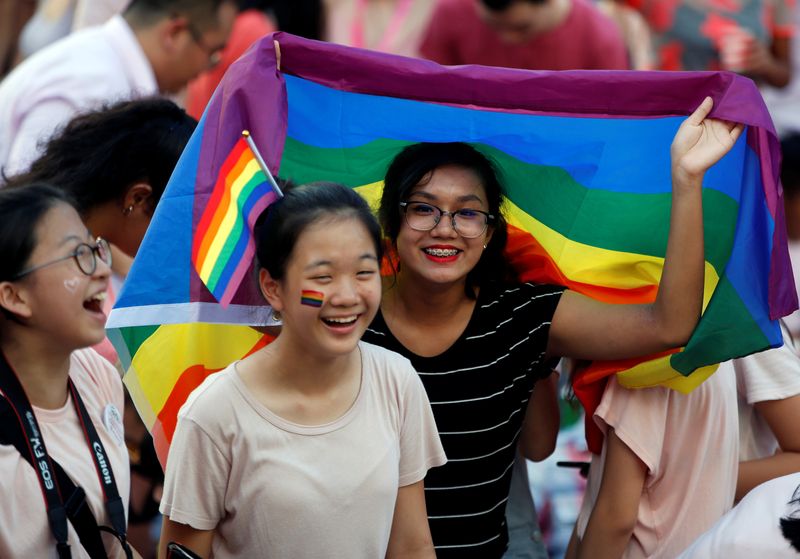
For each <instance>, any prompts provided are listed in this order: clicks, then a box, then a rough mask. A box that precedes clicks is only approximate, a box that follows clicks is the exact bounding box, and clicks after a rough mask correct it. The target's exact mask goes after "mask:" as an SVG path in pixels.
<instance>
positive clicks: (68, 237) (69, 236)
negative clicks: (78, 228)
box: [58, 231, 90, 247]
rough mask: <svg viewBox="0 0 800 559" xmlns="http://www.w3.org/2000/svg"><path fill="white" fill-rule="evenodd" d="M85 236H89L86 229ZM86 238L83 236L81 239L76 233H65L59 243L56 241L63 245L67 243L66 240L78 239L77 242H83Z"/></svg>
mask: <svg viewBox="0 0 800 559" xmlns="http://www.w3.org/2000/svg"><path fill="white" fill-rule="evenodd" d="M86 236H87V237H89V236H90V235H89V232H88V231H87V232H86ZM86 240H87V239H85V238H83V239H82V238H80V237H79V236H78V235H67V236H66V237H64V238H63V239H61V242H60V243H58V246H60V247H62V246H64V245H65V244H67V243H68V242H70V241H78V242H80V243H85V242H86Z"/></svg>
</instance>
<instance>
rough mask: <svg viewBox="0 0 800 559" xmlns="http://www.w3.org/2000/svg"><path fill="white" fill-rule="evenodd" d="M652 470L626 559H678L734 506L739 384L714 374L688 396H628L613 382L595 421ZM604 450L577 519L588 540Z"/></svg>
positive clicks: (661, 392)
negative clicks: (587, 530) (610, 430)
mask: <svg viewBox="0 0 800 559" xmlns="http://www.w3.org/2000/svg"><path fill="white" fill-rule="evenodd" d="M594 420H595V422H596V423H597V425H598V426H599V427H600V429H601V430H602V431H603V433H607V431H608V428H609V427H613V428H614V432H615V433H616V434H617V436H618V437H619V438H620V439H621V440H622V441H623V442H624V443H625V444H626V445H627V446H628V448H630V449H631V450H632V451H633V452H634V453H635V454H636V456H638V457H639V459H640V460H641V461H642V462H644V464H645V465H646V466H647V470H648V471H647V477H646V479H645V483H644V488H643V490H642V496H641V499H640V501H639V514H638V518H637V520H636V526H635V528H634V529H633V534H632V535H631V539H630V541H629V542H628V547H627V548H626V550H625V553H624V554H623V557H624V558H626V559H633V558H640V557H641V558H643V557H650V558H663V559H673V558H674V557H677V555H678V554H679V553H681V552H682V551H683V550H684V549H686V548H687V547H688V546H689V545H690V544H691V543H692V542H693V541H694V540H695V539H697V537H698V536H700V534H702V533H703V532H705V531H706V530H708V529H709V528H710V527H711V526H712V525H713V524H714V523H715V522H716V521H717V520H718V519H719V518H720V517H721V516H722V515H723V514H725V513H726V512H727V511H728V510H730V508H731V507H732V506H733V498H734V492H735V489H736V476H737V473H738V461H739V435H738V430H739V423H738V417H737V407H736V378H735V376H734V375H731V374H719V373H717V374H714V375H712V376H711V378H709V379H708V380H707V381H705V382H704V383H703V384H701V385H700V386H699V387H697V388H696V389H694V390H693V391H692V392H690V393H689V394H681V393H679V392H677V391H674V390H670V389H667V388H661V387H658V388H646V389H640V390H628V389H626V388H623V387H621V386H620V385H619V383H618V382H617V380H616V378H615V377H614V378H612V379H611V380H609V382H608V386H607V387H606V390H605V393H604V394H603V399H602V400H601V402H600V406H599V407H598V408H597V411H596V412H595V415H594ZM605 459H606V446H605V445H603V451H602V453H601V455H600V456H594V457H593V458H592V466H591V468H590V470H589V479H588V484H587V486H586V495H585V497H584V501H583V506H582V507H581V512H580V515H579V516H578V536H579V537H581V538H582V537H583V534H584V533H585V532H586V525H587V523H588V522H589V515H590V514H591V511H592V508H593V507H594V503H595V501H596V500H597V494H598V492H599V490H600V482H601V481H602V479H603V466H604V463H605Z"/></svg>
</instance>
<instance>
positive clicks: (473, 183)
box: [409, 165, 486, 201]
mask: <svg viewBox="0 0 800 559" xmlns="http://www.w3.org/2000/svg"><path fill="white" fill-rule="evenodd" d="M415 194H416V195H418V196H419V197H421V198H432V199H437V200H438V199H459V198H478V199H479V200H481V201H485V200H486V189H485V188H484V186H483V183H482V182H481V179H480V178H479V177H478V175H477V174H476V173H475V172H474V171H472V170H471V169H467V168H466V167H459V166H457V165H444V166H442V167H437V168H436V169H434V170H433V172H431V173H429V174H428V175H426V176H425V177H424V178H423V179H422V180H421V181H420V182H419V184H417V185H416V186H414V187H413V188H412V189H411V192H410V193H409V196H414V195H415Z"/></svg>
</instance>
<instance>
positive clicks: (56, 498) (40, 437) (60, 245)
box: [0, 183, 132, 559]
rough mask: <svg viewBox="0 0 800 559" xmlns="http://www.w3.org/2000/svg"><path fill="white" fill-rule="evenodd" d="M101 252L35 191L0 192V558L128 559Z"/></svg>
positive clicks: (116, 382) (67, 207) (57, 203)
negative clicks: (100, 345) (104, 347)
mask: <svg viewBox="0 0 800 559" xmlns="http://www.w3.org/2000/svg"><path fill="white" fill-rule="evenodd" d="M110 265H111V254H110V252H109V248H108V244H107V243H106V242H105V241H104V240H102V239H99V238H97V239H95V238H93V237H92V236H91V235H90V234H89V231H88V230H87V228H86V226H85V225H84V224H83V222H82V221H81V218H80V216H79V215H78V212H77V211H76V210H75V208H74V206H73V205H72V203H71V202H70V200H69V198H67V196H66V195H64V194H63V193H62V192H61V191H60V190H58V189H56V188H54V187H52V186H49V185H47V184H43V183H34V184H30V185H26V186H25V187H24V188H15V189H5V190H2V191H0V472H2V476H0V500H2V502H3V507H2V508H1V509H0V557H58V558H59V559H63V558H66V557H92V558H94V557H106V556H108V557H131V556H132V550H131V549H130V547H129V546H128V544H127V541H126V537H125V534H126V525H127V520H126V509H127V503H128V495H129V491H130V469H129V465H128V452H127V448H126V446H125V439H124V429H123V425H122V409H123V406H124V400H123V390H122V382H121V380H120V377H119V374H118V373H117V371H116V369H114V368H113V367H112V366H111V365H110V364H109V363H108V361H106V360H105V359H103V358H102V357H100V356H99V355H98V354H97V353H96V352H94V351H92V350H91V349H88V348H89V346H91V345H92V344H96V343H97V342H98V341H100V340H101V339H102V338H103V336H104V335H105V330H104V328H105V320H106V316H105V314H104V313H103V310H102V307H103V301H104V299H105V296H106V289H107V287H108V281H109V276H110V272H111V268H110Z"/></svg>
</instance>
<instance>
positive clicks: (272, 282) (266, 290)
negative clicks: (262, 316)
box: [258, 268, 283, 311]
mask: <svg viewBox="0 0 800 559" xmlns="http://www.w3.org/2000/svg"><path fill="white" fill-rule="evenodd" d="M258 287H259V289H260V290H261V295H263V297H264V299H266V301H267V303H269V305H270V306H271V307H272V308H273V309H274V310H276V311H281V310H283V300H282V298H281V295H280V284H279V283H278V280H276V279H274V278H273V277H272V275H271V274H270V273H269V272H268V271H267V270H266V269H265V268H261V269H260V270H259V271H258Z"/></svg>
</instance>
